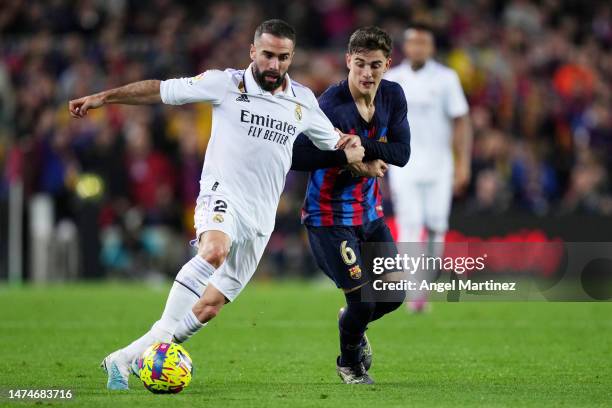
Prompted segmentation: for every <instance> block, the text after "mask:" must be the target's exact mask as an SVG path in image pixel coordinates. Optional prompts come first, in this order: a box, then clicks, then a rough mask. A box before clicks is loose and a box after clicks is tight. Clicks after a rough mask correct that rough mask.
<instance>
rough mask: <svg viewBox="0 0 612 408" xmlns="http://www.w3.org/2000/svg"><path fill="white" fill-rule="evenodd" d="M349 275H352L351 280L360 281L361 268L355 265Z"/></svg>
mask: <svg viewBox="0 0 612 408" xmlns="http://www.w3.org/2000/svg"><path fill="white" fill-rule="evenodd" d="M349 274H350V275H351V279H355V280H357V279H360V278H361V267H360V266H359V265H355V266H353V267H352V268H349Z"/></svg>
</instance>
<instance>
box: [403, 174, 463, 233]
mask: <svg viewBox="0 0 612 408" xmlns="http://www.w3.org/2000/svg"><path fill="white" fill-rule="evenodd" d="M394 187H395V188H393V189H392V199H393V208H394V210H395V216H396V220H397V226H398V230H399V240H400V241H402V242H419V241H421V239H420V236H421V231H422V230H423V228H427V229H429V230H432V231H434V232H437V233H444V232H446V231H447V230H448V217H449V214H450V209H451V202H452V178H451V177H444V178H439V179H438V180H435V181H422V182H418V181H410V182H403V183H402V184H401V186H397V185H396V186H394Z"/></svg>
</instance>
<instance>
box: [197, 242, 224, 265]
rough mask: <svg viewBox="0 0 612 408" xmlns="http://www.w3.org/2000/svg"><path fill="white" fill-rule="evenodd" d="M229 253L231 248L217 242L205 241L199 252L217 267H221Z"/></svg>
mask: <svg viewBox="0 0 612 408" xmlns="http://www.w3.org/2000/svg"><path fill="white" fill-rule="evenodd" d="M228 253H229V248H227V247H226V246H225V245H223V244H221V243H217V242H207V243H204V244H203V245H202V246H201V247H200V249H199V250H198V254H199V255H200V256H201V257H202V258H204V260H205V261H206V262H208V263H209V264H211V265H212V266H213V267H215V268H218V267H220V266H221V265H222V264H223V262H225V258H227V254H228Z"/></svg>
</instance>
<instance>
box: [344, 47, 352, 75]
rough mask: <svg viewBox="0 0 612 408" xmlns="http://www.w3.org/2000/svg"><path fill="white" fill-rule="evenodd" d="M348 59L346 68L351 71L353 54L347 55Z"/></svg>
mask: <svg viewBox="0 0 612 408" xmlns="http://www.w3.org/2000/svg"><path fill="white" fill-rule="evenodd" d="M345 58H346V68H348V70H349V71H350V69H351V54H349V53H348V52H347V53H346V55H345Z"/></svg>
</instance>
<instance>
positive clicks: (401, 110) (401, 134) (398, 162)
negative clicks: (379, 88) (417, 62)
mask: <svg viewBox="0 0 612 408" xmlns="http://www.w3.org/2000/svg"><path fill="white" fill-rule="evenodd" d="M387 89H388V90H389V92H390V94H391V95H390V96H391V97H390V102H389V103H390V105H391V106H392V109H391V115H390V118H389V129H388V136H387V143H382V142H378V141H375V140H371V139H368V138H367V137H362V138H361V144H362V145H363V147H365V156H364V158H363V160H364V161H369V160H375V159H380V160H383V161H384V162H385V163H387V164H392V165H394V166H399V167H403V166H405V165H406V163H408V160H409V159H410V126H408V106H407V103H406V97H405V96H404V91H403V90H402V88H401V86H399V85H398V84H396V83H393V85H392V86H389V87H388V88H387Z"/></svg>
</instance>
